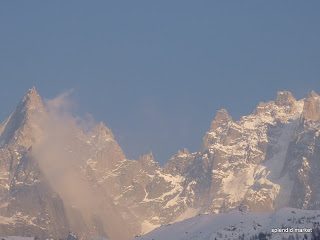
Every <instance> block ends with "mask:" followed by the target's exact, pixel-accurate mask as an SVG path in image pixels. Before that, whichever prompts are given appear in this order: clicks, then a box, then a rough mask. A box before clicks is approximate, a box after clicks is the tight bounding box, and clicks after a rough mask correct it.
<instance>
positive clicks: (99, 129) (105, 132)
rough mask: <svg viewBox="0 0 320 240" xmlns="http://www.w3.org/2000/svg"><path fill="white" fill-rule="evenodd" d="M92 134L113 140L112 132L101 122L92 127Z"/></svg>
mask: <svg viewBox="0 0 320 240" xmlns="http://www.w3.org/2000/svg"><path fill="white" fill-rule="evenodd" d="M92 132H93V133H94V136H100V137H103V138H105V139H113V138H114V136H113V133H112V131H111V130H110V129H109V128H108V127H107V126H106V125H105V124H104V123H103V122H99V123H98V124H97V125H96V126H94V128H93V130H92Z"/></svg>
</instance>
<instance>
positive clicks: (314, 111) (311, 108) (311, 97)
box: [302, 91, 320, 121]
mask: <svg viewBox="0 0 320 240" xmlns="http://www.w3.org/2000/svg"><path fill="white" fill-rule="evenodd" d="M302 115H303V118H304V119H306V120H312V121H319V120H320V96H319V95H318V94H317V93H316V92H315V91H311V92H310V93H309V94H308V96H307V97H306V98H305V99H304V105H303V112H302Z"/></svg>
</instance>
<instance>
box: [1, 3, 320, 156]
mask: <svg viewBox="0 0 320 240" xmlns="http://www.w3.org/2000/svg"><path fill="white" fill-rule="evenodd" d="M319 8H320V2H319V1H294V0H292V1H288V0H283V1H277V0H274V1H256V0H254V1H253V0H252V1H187V0H184V1H1V2H0V83H1V85H0V117H1V119H4V118H5V117H6V116H8V115H9V113H10V112H11V111H12V110H13V109H14V107H15V105H16V104H17V102H18V101H19V99H20V98H21V97H22V96H23V94H24V93H25V92H26V90H27V89H29V88H30V87H32V86H33V85H34V86H36V87H37V89H38V90H39V92H40V94H41V95H42V96H43V97H45V98H52V97H54V96H56V95H57V94H59V93H61V92H63V91H67V90H69V89H74V94H73V98H74V100H75V102H76V103H77V109H76V112H77V114H80V115H83V114H85V113H91V114H92V115H93V116H94V118H95V119H96V120H97V121H104V122H106V123H107V125H108V126H109V127H110V128H111V129H112V130H113V132H114V133H115V135H116V137H117V139H118V141H119V142H120V144H121V146H122V147H123V149H124V151H125V152H126V154H127V155H128V157H130V158H136V157H137V156H139V155H140V154H142V153H145V152H148V151H153V153H154V155H155V156H156V158H157V159H158V160H159V161H162V162H163V161H165V160H166V159H168V158H169V157H170V155H172V154H173V153H175V152H176V151H177V150H178V149H180V148H183V147H187V148H189V149H190V150H192V151H194V150H197V149H199V147H200V145H201V142H202V137H203V135H204V133H205V131H206V130H207V128H208V127H209V125H210V122H211V120H212V118H213V116H214V114H215V112H216V110H217V109H219V108H221V107H224V108H227V109H228V111H229V112H230V113H231V114H232V116H233V117H234V118H239V116H241V115H243V114H248V113H250V112H251V111H252V110H253V108H254V106H255V105H256V104H257V103H258V102H260V101H265V100H270V99H273V98H274V97H275V95H276V92H277V90H283V89H287V90H290V91H292V92H293V93H294V95H295V96H296V97H299V98H300V97H303V96H305V95H306V94H307V93H308V92H309V91H310V90H312V89H313V90H316V91H318V92H320V46H319V44H320V27H319V23H320V14H319Z"/></svg>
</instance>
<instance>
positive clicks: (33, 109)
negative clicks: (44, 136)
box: [1, 87, 45, 146]
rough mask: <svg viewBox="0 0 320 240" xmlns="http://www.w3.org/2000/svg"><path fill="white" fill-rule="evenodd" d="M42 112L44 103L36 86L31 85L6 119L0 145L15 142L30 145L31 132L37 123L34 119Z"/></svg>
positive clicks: (31, 139) (31, 140)
mask: <svg viewBox="0 0 320 240" xmlns="http://www.w3.org/2000/svg"><path fill="white" fill-rule="evenodd" d="M44 112H45V107H44V103H43V102H42V99H41V97H40V95H39V94H38V92H37V90H36V88H35V87H32V88H31V89H29V90H28V91H27V93H26V94H25V95H24V97H23V98H22V99H21V101H20V102H19V104H18V105H17V107H16V109H15V111H14V112H13V113H12V114H11V115H10V117H9V118H8V119H7V121H6V125H5V127H4V130H3V132H2V134H1V145H3V144H6V143H11V142H12V143H13V142H17V143H19V144H21V145H24V146H30V145H31V143H32V142H33V141H34V135H33V133H34V131H35V128H36V125H37V124H36V123H35V121H34V120H35V119H37V118H38V114H39V113H41V114H42V113H44Z"/></svg>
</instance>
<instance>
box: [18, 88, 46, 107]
mask: <svg viewBox="0 0 320 240" xmlns="http://www.w3.org/2000/svg"><path fill="white" fill-rule="evenodd" d="M19 106H20V107H23V108H24V107H27V109H38V110H40V109H42V108H43V107H44V104H43V102H42V98H41V96H40V95H39V93H38V91H37V89H36V88H35V87H32V88H30V89H29V90H28V91H27V93H26V94H25V96H24V97H23V98H22V100H21V102H20V104H19Z"/></svg>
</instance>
